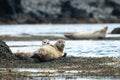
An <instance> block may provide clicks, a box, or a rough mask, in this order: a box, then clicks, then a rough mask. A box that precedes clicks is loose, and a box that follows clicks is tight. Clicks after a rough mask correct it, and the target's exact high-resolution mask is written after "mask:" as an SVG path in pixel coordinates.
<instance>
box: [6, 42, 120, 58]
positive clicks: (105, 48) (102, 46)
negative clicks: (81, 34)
mask: <svg viewBox="0 0 120 80" xmlns="http://www.w3.org/2000/svg"><path fill="white" fill-rule="evenodd" d="M50 43H51V44H54V43H55V41H50ZM119 43H120V41H119V40H66V46H65V50H64V52H66V53H67V56H76V57H78V56H85V57H105V56H109V57H118V56H120V44H119ZM7 44H8V45H9V46H10V49H11V50H12V51H13V53H15V52H17V50H20V51H23V52H33V51H35V50H37V49H38V48H40V46H41V41H7Z"/></svg>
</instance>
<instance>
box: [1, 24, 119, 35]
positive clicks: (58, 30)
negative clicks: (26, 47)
mask: <svg viewBox="0 0 120 80" xmlns="http://www.w3.org/2000/svg"><path fill="white" fill-rule="evenodd" d="M106 26H108V27H109V28H108V31H107V33H110V32H111V31H112V30H113V29H114V28H116V27H120V24H56V25H52V24H42V25H39V24H36V25H35V24H33V25H32V24H31V25H27V24H26V25H0V35H12V36H18V35H19V36H26V35H52V36H63V33H68V32H84V31H94V30H96V29H100V28H103V27H106ZM108 36H109V35H108ZM119 36H120V35H119Z"/></svg>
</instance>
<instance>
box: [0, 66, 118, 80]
mask: <svg viewBox="0 0 120 80" xmlns="http://www.w3.org/2000/svg"><path fill="white" fill-rule="evenodd" d="M11 72H12V73H17V74H19V77H17V76H14V78H15V79H16V80H19V79H21V80H119V76H118V77H117V76H116V77H115V76H81V75H80V74H79V73H80V72H81V71H79V70H63V71H62V70H47V69H45V70H43V69H42V70H41V69H34V68H32V69H24V68H15V69H14V68H13V69H11ZM20 76H21V77H20ZM11 77H12V76H11ZM0 79H1V78H0ZM2 80H6V79H4V78H2Z"/></svg>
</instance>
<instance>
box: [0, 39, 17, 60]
mask: <svg viewBox="0 0 120 80" xmlns="http://www.w3.org/2000/svg"><path fill="white" fill-rule="evenodd" d="M0 59H1V60H15V59H17V58H16V56H15V55H14V54H13V53H12V51H11V50H10V48H9V46H8V45H7V44H6V43H5V42H3V41H0Z"/></svg>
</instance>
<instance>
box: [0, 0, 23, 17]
mask: <svg viewBox="0 0 120 80" xmlns="http://www.w3.org/2000/svg"><path fill="white" fill-rule="evenodd" d="M19 12H22V6H21V0H0V17H4V18H8V19H15V18H16V14H17V13H19Z"/></svg>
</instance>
